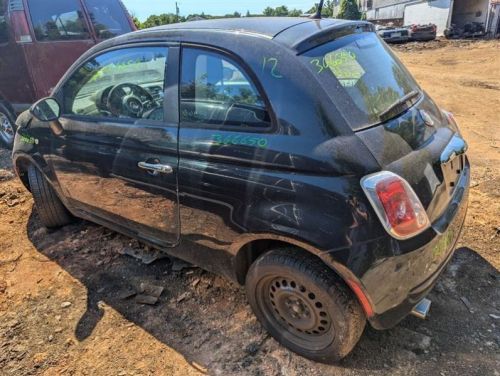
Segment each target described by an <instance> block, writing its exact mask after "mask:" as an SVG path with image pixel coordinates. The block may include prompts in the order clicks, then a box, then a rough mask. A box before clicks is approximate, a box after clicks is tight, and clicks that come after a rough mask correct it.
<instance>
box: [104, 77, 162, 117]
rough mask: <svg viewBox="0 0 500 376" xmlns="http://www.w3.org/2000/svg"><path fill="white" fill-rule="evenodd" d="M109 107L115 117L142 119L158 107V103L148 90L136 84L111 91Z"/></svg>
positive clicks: (127, 84) (117, 87) (125, 84)
mask: <svg viewBox="0 0 500 376" xmlns="http://www.w3.org/2000/svg"><path fill="white" fill-rule="evenodd" d="M107 107H108V110H109V111H110V112H111V113H112V114H113V115H114V116H118V117H119V116H127V117H132V118H141V117H142V115H143V114H144V113H145V112H147V111H150V110H152V109H153V108H155V107H156V102H155V99H154V98H153V96H152V95H151V94H150V93H149V92H148V91H147V90H146V89H144V88H142V87H140V86H139V85H136V84H130V83H124V84H119V85H116V86H115V87H113V88H112V89H111V91H110V92H109V94H108V100H107Z"/></svg>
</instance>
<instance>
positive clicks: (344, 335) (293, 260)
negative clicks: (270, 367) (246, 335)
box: [246, 249, 366, 363]
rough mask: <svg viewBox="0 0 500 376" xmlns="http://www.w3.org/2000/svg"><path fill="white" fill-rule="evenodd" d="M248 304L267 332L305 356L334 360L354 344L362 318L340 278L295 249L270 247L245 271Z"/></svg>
mask: <svg viewBox="0 0 500 376" xmlns="http://www.w3.org/2000/svg"><path fill="white" fill-rule="evenodd" d="M246 290H247V295H248V299H249V302H250V305H251V306H252V309H253V310H254V312H255V314H256V316H257V318H258V319H259V320H260V321H261V323H262V324H263V326H264V327H265V328H266V329H267V330H268V331H269V333H270V334H271V335H272V336H273V337H274V338H275V339H276V340H278V341H279V342H280V343H282V344H283V345H285V346H286V347H288V348H289V349H290V350H292V351H294V352H296V353H297V354H299V355H302V356H304V357H306V358H309V359H312V360H314V361H318V362H323V363H333V362H335V361H338V360H340V359H342V358H343V357H345V356H346V355H347V354H348V353H349V352H350V351H351V350H352V349H353V347H354V346H355V345H356V343H357V342H358V340H359V338H360V336H361V334H362V332H363V329H364V327H365V322H366V320H365V316H364V313H363V311H362V308H361V307H360V305H359V303H358V301H357V300H356V298H355V297H354V296H353V294H352V293H351V291H350V290H349V289H348V288H347V286H346V285H345V284H344V282H343V281H342V280H340V279H339V278H338V277H337V276H336V275H335V274H334V273H333V272H332V271H331V270H330V269H329V268H328V267H327V266H326V265H324V264H323V263H322V262H321V261H320V260H317V259H315V258H314V257H310V256H309V255H307V254H304V253H302V252H300V251H298V250H296V249H277V250H273V251H270V252H268V253H266V254H264V255H262V256H261V257H259V259H257V261H255V262H254V263H253V264H252V266H251V267H250V270H249V272H248V274H247V279H246Z"/></svg>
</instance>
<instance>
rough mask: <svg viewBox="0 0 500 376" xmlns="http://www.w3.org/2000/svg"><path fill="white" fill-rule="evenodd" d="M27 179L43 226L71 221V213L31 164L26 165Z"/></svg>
mask: <svg viewBox="0 0 500 376" xmlns="http://www.w3.org/2000/svg"><path fill="white" fill-rule="evenodd" d="M28 180H29V184H30V190H31V194H32V195H33V199H34V201H35V206H36V209H37V212H38V216H39V217H40V221H41V222H42V224H43V225H44V226H45V227H47V228H57V227H62V226H65V225H67V224H69V223H71V222H72V217H71V214H70V213H69V212H68V210H67V209H66V207H65V206H64V205H63V203H62V202H61V200H60V199H59V197H57V195H56V192H55V191H54V188H52V187H51V186H50V184H49V183H48V182H47V180H46V179H45V177H44V176H43V175H42V173H41V172H40V171H38V169H37V168H36V167H35V166H33V165H31V166H29V167H28Z"/></svg>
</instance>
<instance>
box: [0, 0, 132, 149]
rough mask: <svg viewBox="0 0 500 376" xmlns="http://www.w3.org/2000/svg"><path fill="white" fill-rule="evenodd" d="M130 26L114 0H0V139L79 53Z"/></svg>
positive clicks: (8, 141)
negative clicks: (17, 116) (18, 116)
mask: <svg viewBox="0 0 500 376" xmlns="http://www.w3.org/2000/svg"><path fill="white" fill-rule="evenodd" d="M135 29H136V28H135V25H134V24H133V22H132V20H131V19H130V17H129V15H128V13H127V11H126V9H125V8H124V6H123V4H122V3H121V2H120V1H119V0H103V1H101V0H53V1H45V0H0V142H3V144H5V145H7V146H9V147H11V146H12V142H13V141H14V131H15V129H14V122H15V118H16V114H17V113H19V112H21V111H24V110H26V109H28V108H29V107H30V106H31V105H32V104H33V103H34V102H35V101H36V100H37V99H40V98H42V97H44V96H47V95H49V94H50V92H51V90H52V88H54V86H55V85H56V84H57V82H58V81H59V80H60V79H61V77H62V76H63V74H64V73H65V72H66V70H67V69H68V68H69V67H70V66H71V64H73V63H74V62H75V60H76V59H77V58H78V57H80V55H81V54H82V53H83V52H85V51H87V50H88V49H89V48H91V47H93V46H95V45H96V44H97V43H99V42H101V41H103V40H105V39H108V38H111V37H114V36H116V35H120V34H125V33H128V32H130V31H132V30H135Z"/></svg>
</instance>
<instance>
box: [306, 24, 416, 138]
mask: <svg viewBox="0 0 500 376" xmlns="http://www.w3.org/2000/svg"><path fill="white" fill-rule="evenodd" d="M302 58H303V59H305V62H306V64H307V65H308V66H309V68H310V69H311V70H312V71H313V72H314V74H315V75H317V76H318V77H319V78H320V82H321V83H322V84H323V85H324V87H325V89H326V91H327V92H328V95H329V96H330V98H331V99H332V101H333V102H334V103H335V104H336V106H337V107H338V109H339V111H340V112H341V113H342V114H343V116H344V118H345V119H346V120H347V122H348V123H349V124H350V126H351V128H352V129H353V130H359V129H362V128H365V127H368V126H370V125H374V124H377V123H380V122H382V121H385V120H387V117H388V115H389V116H395V115H397V114H398V111H399V113H401V112H402V111H404V110H405V109H407V108H408V100H409V99H411V100H413V101H415V100H416V99H417V98H418V96H419V88H418V86H417V84H416V82H415V81H414V80H413V78H412V77H411V75H410V74H409V72H408V71H407V70H406V68H404V66H403V65H402V64H401V63H400V62H399V60H398V59H397V58H396V57H395V56H394V54H393V53H392V52H391V51H390V49H389V47H388V46H387V45H386V44H385V43H383V42H382V41H381V40H380V39H379V38H378V36H377V35H376V34H375V33H362V34H353V35H349V36H345V37H342V38H340V39H338V40H335V41H332V42H329V43H326V44H324V45H321V46H319V47H316V48H314V49H312V50H310V51H308V52H306V53H304V54H303V55H302ZM398 102H399V103H398ZM413 103H414V102H413ZM405 105H406V107H405Z"/></svg>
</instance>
